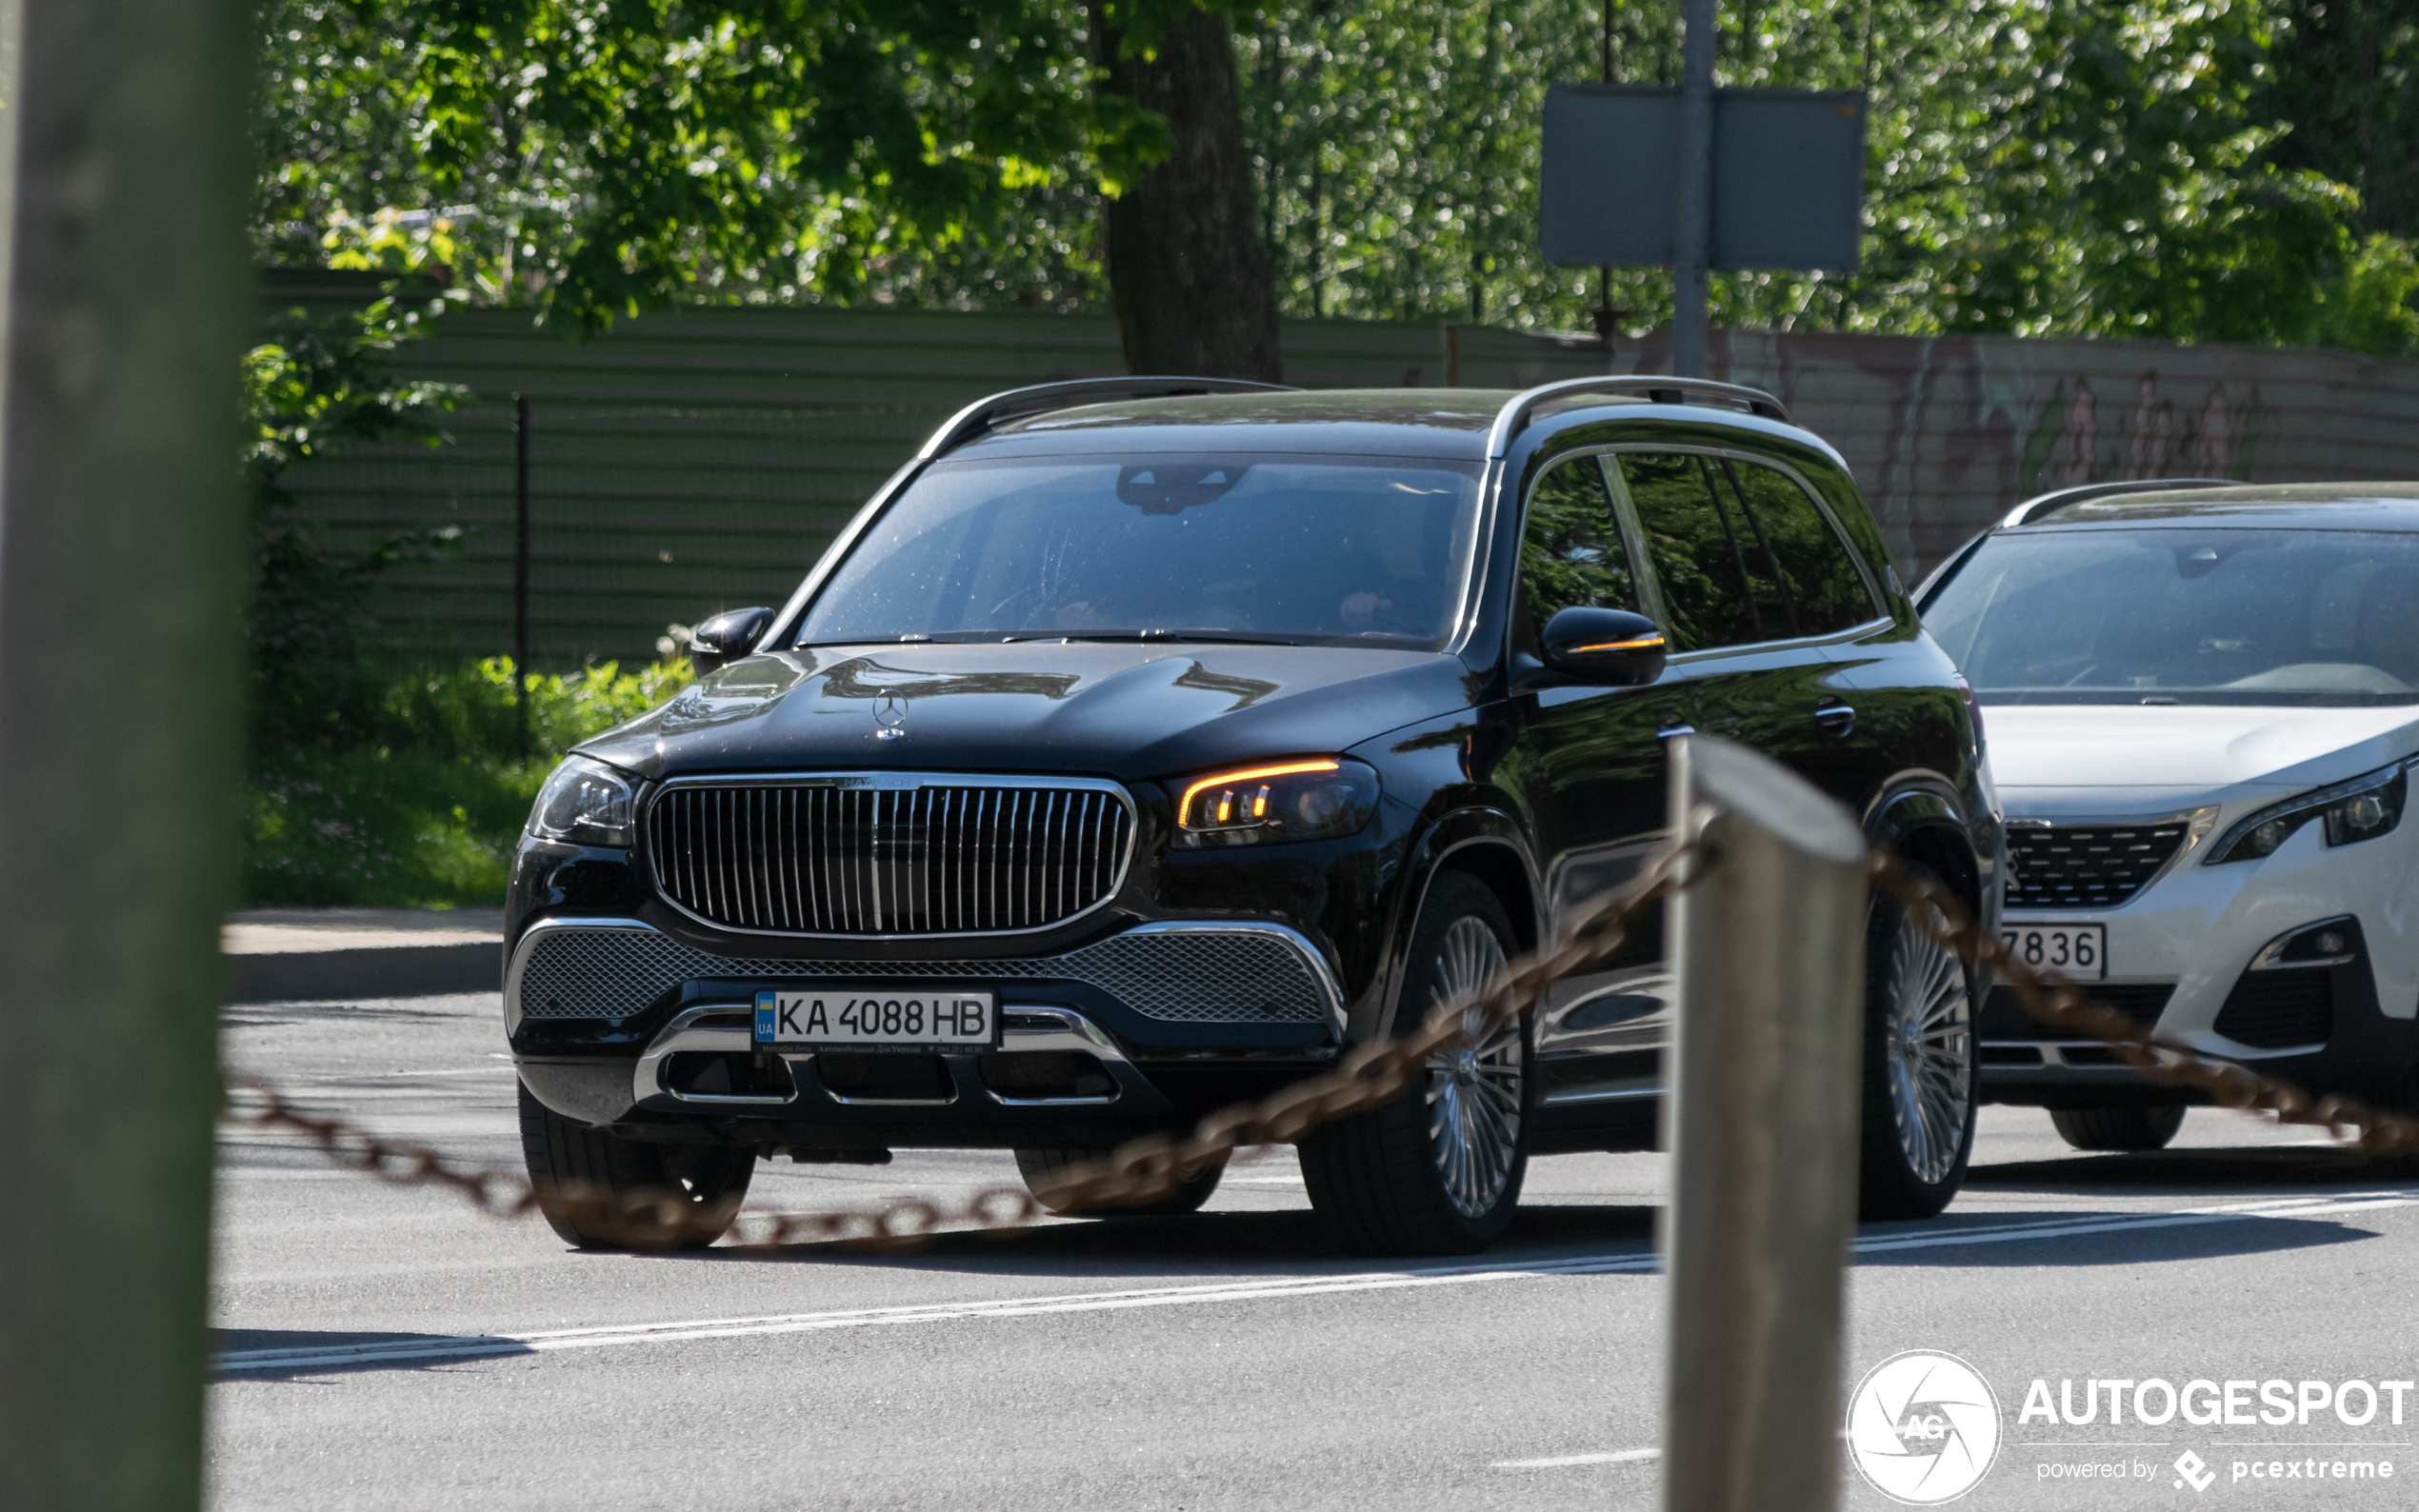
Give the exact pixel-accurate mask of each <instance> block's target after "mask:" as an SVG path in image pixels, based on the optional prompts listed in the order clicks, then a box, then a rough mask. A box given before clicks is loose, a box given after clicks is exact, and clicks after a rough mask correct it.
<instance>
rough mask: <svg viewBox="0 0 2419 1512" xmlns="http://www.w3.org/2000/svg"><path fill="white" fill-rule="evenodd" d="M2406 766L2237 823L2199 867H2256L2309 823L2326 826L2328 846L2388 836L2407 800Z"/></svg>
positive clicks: (2307, 795)
mask: <svg viewBox="0 0 2419 1512" xmlns="http://www.w3.org/2000/svg"><path fill="white" fill-rule="evenodd" d="M2410 765H2411V764H2410V763H2409V762H2396V763H2394V765H2392V766H2381V767H2379V768H2378V769H2377V770H2375V771H2373V772H2369V773H2367V774H2365V775H2363V776H2359V777H2355V778H2353V779H2352V780H2351V781H2349V782H2348V783H2337V784H2335V785H2334V786H2331V787H2321V788H2319V789H2318V790H2316V791H2315V792H2308V793H2304V794H2302V795H2301V796H2300V797H2298V798H2288V799H2286V800H2285V801H2284V802H2283V803H2281V804H2271V805H2269V806H2268V807H2266V808H2263V809H2261V810H2260V811H2259V812H2257V813H2255V814H2252V815H2251V816H2249V818H2247V819H2244V820H2241V821H2239V822H2237V823H2236V825H2235V826H2234V827H2233V828H2231V829H2229V830H2228V831H2227V832H2226V833H2225V834H2224V835H2222V836H2220V837H2219V839H2218V842H2217V845H2216V846H2215V847H2213V848H2212V849H2211V850H2210V851H2209V860H2208V861H2207V862H2205V863H2203V865H2210V866H2215V865H2221V864H2223V863H2225V862H2229V861H2257V860H2259V859H2260V858H2261V857H2263V856H2269V855H2273V854H2274V853H2275V851H2276V847H2277V846H2281V845H2283V844H2284V843H2285V842H2286V841H2288V840H2289V839H2291V838H2292V835H2293V832H2294V831H2295V830H2297V829H2299V828H2301V826H2304V825H2307V824H2309V822H2310V821H2311V820H2313V819H2316V820H2320V821H2322V822H2323V823H2324V824H2325V825H2326V826H2327V844H2329V845H2330V846H2350V845H2357V844H2358V843H2359V842H2361V841H2364V840H2374V839H2376V838H2377V837H2378V836H2380V835H2386V834H2391V833H2392V832H2393V827H2394V826H2396V825H2398V824H2400V823H2402V808H2403V800H2404V799H2405V798H2407V797H2408V796H2409V787H2410Z"/></svg>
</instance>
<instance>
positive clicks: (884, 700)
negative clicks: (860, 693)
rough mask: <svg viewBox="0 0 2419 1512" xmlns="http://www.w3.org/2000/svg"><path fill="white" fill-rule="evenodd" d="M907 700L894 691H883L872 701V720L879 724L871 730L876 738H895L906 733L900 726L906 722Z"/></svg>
mask: <svg viewBox="0 0 2419 1512" xmlns="http://www.w3.org/2000/svg"><path fill="white" fill-rule="evenodd" d="M907 711H908V704H907V700H906V699H904V698H901V697H900V696H899V695H898V694H896V693H884V694H882V695H881V696H879V697H877V698H876V699H874V701H873V722H874V723H875V724H876V725H879V726H882V727H881V728H880V729H877V730H875V731H874V732H873V734H874V738H875V739H876V740H897V739H898V738H899V737H900V736H902V735H904V734H906V733H907V731H906V730H904V729H902V728H900V726H903V725H905V724H906V723H907Z"/></svg>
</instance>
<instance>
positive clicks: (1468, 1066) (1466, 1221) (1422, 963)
mask: <svg viewBox="0 0 2419 1512" xmlns="http://www.w3.org/2000/svg"><path fill="white" fill-rule="evenodd" d="M1510 942H1511V924H1510V921H1509V919H1508V918H1507V917H1506V916H1505V914H1504V907H1503V905H1502V904H1501V903H1499V902H1497V901H1496V898H1495V895H1494V893H1493V892H1491V891H1489V889H1488V888H1487V886H1486V885H1484V884H1482V883H1480V882H1479V881H1478V880H1477V879H1475V878H1473V877H1469V876H1466V875H1464V874H1462V873H1460V872H1445V873H1443V874H1441V875H1439V876H1438V877H1437V878H1436V880H1435V881H1434V882H1433V883H1432V884H1430V885H1429V890H1428V898H1427V900H1426V902H1425V903H1424V904H1423V905H1421V908H1420V916H1419V924H1418V926H1417V927H1416V928H1414V929H1413V930H1412V931H1411V945H1410V951H1409V958H1408V959H1407V961H1406V962H1405V965H1404V972H1403V991H1402V997H1401V1000H1400V1002H1399V1004H1398V1005H1397V1007H1396V1012H1395V1025H1394V1032H1396V1033H1397V1034H1409V1033H1410V1032H1411V1031H1412V1030H1413V1029H1416V1028H1418V1027H1419V1025H1420V1024H1421V1023H1422V1022H1423V1021H1424V1020H1425V1019H1426V1018H1427V1016H1428V1012H1429V1009H1430V1008H1432V1007H1434V1006H1435V1005H1437V1004H1440V1003H1450V1002H1452V1001H1454V1000H1455V999H1457V998H1460V997H1464V996H1466V995H1468V994H1469V993H1471V992H1474V991H1476V990H1478V989H1479V988H1481V987H1484V986H1485V985H1487V983H1488V982H1489V980H1490V979H1491V978H1492V977H1493V976H1494V975H1495V974H1496V973H1497V972H1498V971H1500V970H1502V969H1503V967H1504V963H1505V960H1506V958H1507V956H1508V955H1509V947H1510ZM1465 1022H1466V1023H1469V1025H1471V1026H1472V1027H1473V1028H1474V1027H1475V1026H1476V1023H1477V1018H1476V1015H1475V1014H1472V1015H1470V1016H1469V1018H1468V1019H1466V1021H1465ZM1528 1164H1529V1025H1528V1024H1527V1022H1526V1021H1523V1022H1519V1023H1514V1024H1510V1025H1505V1026H1503V1027H1502V1028H1501V1029H1499V1030H1497V1031H1496V1032H1495V1033H1494V1034H1492V1035H1489V1036H1487V1037H1486V1038H1485V1039H1483V1040H1469V1041H1466V1042H1465V1043H1463V1044H1456V1045H1452V1046H1449V1047H1448V1048H1447V1049H1445V1050H1443V1051H1440V1052H1439V1053H1438V1054H1436V1055H1434V1056H1431V1057H1430V1058H1429V1063H1428V1074H1427V1075H1426V1076H1425V1077H1424V1078H1423V1079H1422V1081H1421V1082H1420V1084H1415V1085H1413V1086H1411V1087H1409V1088H1408V1089H1406V1090H1405V1092H1404V1093H1403V1095H1402V1096H1401V1097H1398V1098H1396V1099H1395V1100H1394V1101H1393V1102H1391V1103H1389V1104H1386V1105H1385V1106H1384V1107H1381V1108H1378V1109H1376V1110H1374V1111H1372V1112H1369V1113H1363V1114H1359V1115H1356V1116H1355V1117H1352V1118H1349V1119H1343V1120H1340V1121H1338V1122H1336V1123H1334V1124H1328V1125H1326V1126H1325V1127H1323V1128H1318V1129H1314V1130H1312V1131H1311V1132H1310V1133H1309V1135H1307V1136H1306V1137H1305V1138H1304V1139H1303V1141H1302V1179H1303V1182H1304V1184H1306V1185H1307V1186H1308V1187H1309V1192H1310V1204H1311V1206H1313V1207H1315V1208H1316V1209H1317V1210H1318V1214H1319V1220H1320V1222H1321V1224H1323V1225H1324V1226H1325V1227H1326V1229H1327V1231H1328V1233H1329V1236H1330V1237H1331V1238H1333V1239H1334V1240H1335V1241H1336V1242H1337V1243H1340V1244H1342V1245H1343V1246H1344V1247H1346V1248H1347V1249H1351V1250H1354V1251H1357V1252H1359V1253H1362V1254H1386V1255H1404V1254H1411V1255H1451V1254H1468V1253H1469V1252H1470V1251H1473V1250H1477V1249H1482V1248H1485V1247H1486V1245H1487V1243H1488V1242H1489V1241H1490V1240H1492V1239H1494V1238H1495V1237H1496V1236H1497V1235H1499V1234H1501V1233H1502V1232H1503V1231H1504V1230H1505V1229H1506V1228H1507V1227H1509V1225H1510V1224H1511V1219H1512V1213H1513V1211H1514V1210H1515V1209H1516V1208H1517V1207H1518V1206H1519V1204H1520V1182H1521V1177H1522V1176H1523V1175H1524V1174H1525V1173H1526V1171H1527V1169H1528Z"/></svg>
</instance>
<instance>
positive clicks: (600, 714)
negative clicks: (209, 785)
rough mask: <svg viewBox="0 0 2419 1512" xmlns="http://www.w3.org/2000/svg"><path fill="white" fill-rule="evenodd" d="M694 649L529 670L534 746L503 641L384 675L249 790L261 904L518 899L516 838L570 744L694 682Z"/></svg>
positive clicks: (285, 752)
mask: <svg viewBox="0 0 2419 1512" xmlns="http://www.w3.org/2000/svg"><path fill="white" fill-rule="evenodd" d="M689 679H690V672H689V666H688V663H687V662H685V661H673V660H666V661H663V662H658V663H655V664H653V665H651V666H642V667H638V668H635V669H633V670H629V671H625V670H623V669H622V668H621V666H618V665H617V664H615V663H611V662H606V663H601V664H599V665H597V666H590V667H587V668H585V669H583V670H581V671H577V672H571V673H568V674H560V675H557V674H551V673H550V674H545V675H535V676H532V677H531V678H530V695H529V696H530V733H531V737H532V748H533V749H534V751H535V752H536V753H537V754H535V755H533V756H531V757H530V758H529V759H527V760H524V759H522V758H521V757H520V756H519V754H518V751H519V748H520V747H519V730H520V724H519V713H518V711H517V710H516V709H515V708H514V707H513V704H512V664H511V661H510V659H509V658H503V657H491V658H489V659H488V660H486V661H481V662H473V663H467V664H465V665H463V666H454V667H447V668H438V669H432V670H428V671H422V672H415V673H412V674H410V675H408V676H404V677H400V678H396V679H394V680H392V681H390V682H386V683H384V684H382V685H376V686H375V696H373V697H371V698H370V700H368V707H369V713H368V714H367V715H366V716H365V718H364V719H363V721H362V722H361V724H360V725H359V726H357V727H356V728H355V729H354V730H353V731H352V733H353V734H354V735H355V737H356V738H355V739H354V740H353V741H352V742H351V743H350V744H348V745H344V746H327V745H304V746H290V747H286V748H282V749H279V750H276V751H273V752H270V753H268V754H267V757H266V759H265V760H263V761H261V762H259V763H258V764H257V766H256V770H255V773H254V775H253V777H252V780H251V785H250V792H249V795H248V796H249V802H250V826H251V827H250V846H249V847H248V850H247V854H246V860H245V866H244V889H245V896H246V901H247V903H248V904H250V905H252V906H272V905H288V906H322V905H355V906H392V907H454V906H479V905H498V904H501V903H502V902H503V901H504V886H505V881H506V872H507V868H508V867H509V865H510V861H511V855H512V846H513V843H514V839H515V837H517V836H518V835H519V833H520V830H521V826H522V824H523V823H524V822H525V821H526V820H527V819H528V818H529V811H530V803H531V802H532V801H533V800H534V799H535V798H536V797H537V789H538V786H539V785H540V784H542V783H543V782H545V780H546V774H547V773H548V772H549V771H550V770H551V769H552V768H553V766H554V764H555V763H556V762H557V761H559V760H560V759H561V756H562V752H563V751H565V750H567V749H569V748H570V746H575V745H577V744H578V743H580V742H581V741H584V740H587V739H589V738H590V737H591V736H594V735H598V734H601V733H603V732H604V731H605V730H607V729H610V728H611V727H612V726H615V725H618V724H621V723H622V722H623V721H625V720H628V719H630V718H633V717H635V716H636V715H638V714H641V713H644V712H645V711H646V710H648V709H649V708H651V707H653V706H655V705H657V704H660V703H662V702H663V701H664V700H665V699H667V698H670V697H671V696H672V695H673V694H674V693H676V692H678V691H679V690H680V689H681V688H683V687H685V686H688V683H689Z"/></svg>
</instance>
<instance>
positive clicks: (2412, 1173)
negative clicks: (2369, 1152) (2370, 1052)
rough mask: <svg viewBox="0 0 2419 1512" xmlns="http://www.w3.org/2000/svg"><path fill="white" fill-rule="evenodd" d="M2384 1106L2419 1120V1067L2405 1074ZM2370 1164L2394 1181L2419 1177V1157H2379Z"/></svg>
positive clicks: (2390, 1093) (2413, 1067)
mask: <svg viewBox="0 0 2419 1512" xmlns="http://www.w3.org/2000/svg"><path fill="white" fill-rule="evenodd" d="M2383 1104H2384V1107H2385V1110H2386V1111H2387V1112H2389V1113H2399V1114H2401V1115H2402V1116H2403V1117H2405V1118H2411V1119H2419V1065H2414V1066H2412V1067H2411V1068H2410V1069H2409V1070H2408V1071H2406V1072H2404V1073H2403V1078H2402V1080H2401V1081H2400V1082H2397V1083H2395V1084H2394V1089H2393V1090H2392V1091H2390V1092H2389V1093H2387V1094H2386V1096H2385V1098H2384V1100H2383ZM2369 1164H2372V1165H2374V1166H2376V1167H2377V1170H2378V1173H2379V1174H2381V1175H2383V1176H2387V1177H2389V1178H2391V1179H2392V1180H2394V1181H2401V1182H2407V1181H2409V1180H2411V1179H2412V1178H2414V1177H2419V1155H2379V1156H2376V1157H2373V1158H2372V1159H2371V1160H2370V1162H2369Z"/></svg>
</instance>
